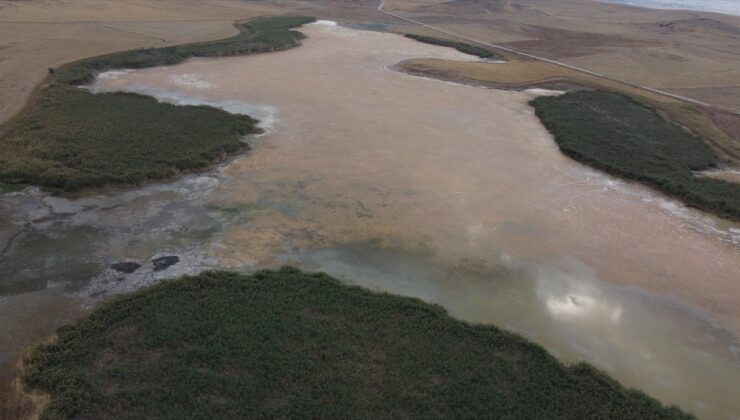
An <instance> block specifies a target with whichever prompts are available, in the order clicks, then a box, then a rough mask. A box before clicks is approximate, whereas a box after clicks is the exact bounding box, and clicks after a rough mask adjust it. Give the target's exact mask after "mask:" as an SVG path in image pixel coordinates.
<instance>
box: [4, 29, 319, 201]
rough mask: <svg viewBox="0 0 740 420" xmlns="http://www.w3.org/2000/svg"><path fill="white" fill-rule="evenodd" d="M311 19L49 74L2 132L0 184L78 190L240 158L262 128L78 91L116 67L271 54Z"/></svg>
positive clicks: (294, 40)
mask: <svg viewBox="0 0 740 420" xmlns="http://www.w3.org/2000/svg"><path fill="white" fill-rule="evenodd" d="M313 20H314V19H313V18H309V17H267V18H258V19H254V20H251V21H249V22H243V23H239V24H237V28H238V29H239V34H238V35H236V36H234V37H231V38H226V39H222V40H217V41H212V42H202V43H195V44H187V45H181V46H173V47H166V48H148V49H138V50H132V51H124V52H120V53H114V54H108V55H103V56H99V57H95V58H90V59H85V60H81V61H77V62H74V63H70V64H67V65H64V66H62V67H60V68H58V69H50V74H49V76H48V78H47V80H46V82H45V83H44V85H42V87H41V88H40V90H39V91H37V92H36V94H35V95H34V97H33V98H32V100H31V102H30V104H29V105H28V106H27V107H26V109H25V110H24V111H23V112H22V113H21V114H20V115H19V116H18V117H16V118H15V119H14V120H13V121H11V122H10V123H8V125H7V126H6V127H4V130H3V132H2V133H0V180H1V181H4V182H6V183H11V184H12V183H29V184H35V185H40V186H43V187H46V188H50V189H56V190H64V191H76V190H80V189H83V188H88V187H101V186H105V185H122V184H123V185H127V184H137V183H142V182H146V181H152V180H161V179H168V178H172V177H175V176H177V175H178V174H179V173H180V172H182V171H189V170H195V169H199V168H204V167H207V166H208V165H210V164H212V163H214V162H216V161H218V160H219V159H222V158H223V157H224V156H226V155H228V154H233V153H237V152H239V151H242V150H244V149H246V148H247V147H248V146H247V144H246V143H245V142H244V141H243V136H244V135H246V134H249V133H256V132H258V131H259V129H258V128H257V127H256V120H254V119H252V118H249V117H248V116H243V115H233V114H229V113H227V112H225V111H222V110H218V109H215V108H211V107H206V106H175V105H170V104H165V103H160V102H158V101H157V100H155V99H153V98H150V97H146V96H142V95H135V94H128V93H101V94H92V93H90V92H88V91H86V90H83V89H80V88H79V87H78V86H77V85H80V84H84V83H88V82H91V81H92V80H93V79H94V77H95V75H96V74H97V73H99V72H103V71H106V70H111V69H121V68H144V67H153V66H160V65H172V64H177V63H180V62H182V61H184V60H185V59H187V58H190V57H215V56H226V55H239V54H251V53H258V52H267V51H275V50H279V49H285V48H290V47H293V46H296V45H298V43H299V41H300V40H301V39H302V38H303V35H302V34H301V33H300V32H297V31H292V30H290V28H293V27H296V26H300V25H302V24H305V23H308V22H311V21H313Z"/></svg>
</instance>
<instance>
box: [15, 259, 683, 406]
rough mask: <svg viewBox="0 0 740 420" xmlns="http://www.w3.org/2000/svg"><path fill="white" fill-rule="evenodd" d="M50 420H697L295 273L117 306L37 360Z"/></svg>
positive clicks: (215, 276) (185, 284)
mask: <svg viewBox="0 0 740 420" xmlns="http://www.w3.org/2000/svg"><path fill="white" fill-rule="evenodd" d="M25 363H26V365H25V366H26V370H25V372H26V375H25V377H24V382H25V384H26V385H27V386H29V387H31V388H33V389H37V390H43V391H46V392H48V393H50V394H51V402H50V404H49V405H48V406H47V407H46V409H45V411H44V413H43V415H42V417H43V418H47V419H48V418H120V417H126V418H285V417H302V418H348V417H349V418H424V419H427V418H508V419H586V418H589V419H594V418H604V419H605V418H620V419H627V418H634V419H636V418H650V419H679V418H690V416H689V415H687V414H685V413H683V412H681V411H680V410H679V409H677V408H675V407H671V408H666V407H663V406H662V405H661V404H660V403H659V402H657V401H656V400H654V399H652V398H650V397H647V396H646V395H644V394H643V393H641V392H638V391H634V390H627V389H625V388H623V387H622V386H621V385H619V384H618V383H617V382H615V381H614V380H612V379H610V378H608V377H607V376H606V375H604V374H602V373H600V372H599V371H597V370H595V369H594V368H592V367H590V366H588V365H586V364H577V365H574V366H565V365H563V364H562V363H560V362H558V361H557V360H556V359H555V358H554V357H552V356H551V355H550V354H549V353H547V352H546V351H545V350H544V349H543V348H541V347H540V346H537V345H535V344H532V343H530V342H528V341H526V340H524V339H523V338H521V337H519V336H517V335H514V334H511V333H507V332H504V331H501V330H499V329H497V328H495V327H492V326H479V325H470V324H467V323H464V322H461V321H457V320H455V319H453V318H451V317H450V316H448V315H447V313H446V312H445V311H444V310H443V309H441V308H440V307H438V306H434V305H429V304H426V303H423V302H421V301H419V300H416V299H410V298H404V297H399V296H394V295H389V294H380V293H374V292H370V291H367V290H365V289H361V288H358V287H349V286H345V285H343V284H341V283H339V282H338V281H336V280H335V279H332V278H331V277H329V276H327V275H324V274H306V273H303V272H300V271H298V270H295V269H289V268H284V269H282V270H279V271H261V272H258V273H256V274H254V275H251V276H248V275H242V274H237V273H231V272H207V273H203V274H201V275H198V276H194V277H184V278H181V279H178V280H173V281H167V282H164V283H161V284H159V285H156V286H154V287H150V288H148V289H144V290H141V291H138V292H136V293H133V294H130V295H126V296H121V297H119V298H115V299H113V300H111V301H108V302H107V303H105V304H103V305H102V306H100V307H99V308H97V309H96V310H95V311H93V312H92V313H91V314H90V315H89V316H87V317H85V318H83V319H82V320H80V321H79V322H78V323H76V324H75V325H72V326H68V327H64V328H61V329H60V330H59V331H58V338H57V340H56V342H55V343H53V344H47V345H40V346H39V347H37V348H36V349H35V350H34V351H33V352H32V354H31V355H30V356H29V358H28V359H27V360H26V362H25Z"/></svg>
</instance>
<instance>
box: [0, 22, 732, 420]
mask: <svg viewBox="0 0 740 420" xmlns="http://www.w3.org/2000/svg"><path fill="white" fill-rule="evenodd" d="M302 31H303V32H304V33H306V34H307V35H308V36H309V39H307V40H306V41H305V42H304V45H303V46H302V47H300V48H297V49H294V50H290V51H285V52H279V53H272V54H265V55H257V56H251V57H236V58H223V59H216V60H191V61H189V62H187V63H184V64H181V65H178V66H173V67H162V68H155V69H146V70H137V71H123V72H111V73H108V74H105V75H103V77H100V78H99V79H98V81H97V82H96V83H95V84H94V85H93V86H90V87H89V88H90V89H92V90H93V91H111V90H127V91H133V92H139V93H146V94H151V95H153V96H156V97H158V98H160V100H165V101H170V102H174V103H181V104H193V103H205V104H211V105H214V106H219V107H223V108H224V109H227V110H230V111H231V112H247V113H252V115H255V116H257V117H258V118H260V119H262V120H263V121H265V126H266V128H267V129H268V131H267V134H265V135H263V136H262V137H260V138H258V139H253V140H252V143H253V144H254V146H255V147H254V149H253V150H252V151H251V152H249V153H248V154H247V155H245V156H242V157H240V158H238V159H236V160H234V161H232V162H229V163H228V164H225V165H223V166H222V167H220V168H218V169H217V170H215V171H213V172H211V173H208V174H202V175H192V176H189V177H186V178H184V179H183V180H180V181H178V182H175V183H171V184H162V185H153V186H150V187H146V188H142V189H138V190H132V191H126V192H111V193H106V194H101V195H96V196H91V197H86V198H82V199H78V200H66V199H62V198H56V197H49V196H48V195H46V194H43V193H40V192H38V191H35V190H30V191H26V192H23V193H13V194H6V195H4V196H0V239H3V240H5V242H4V243H9V244H10V245H9V246H3V245H0V248H5V250H4V251H3V255H4V259H3V260H2V261H0V273H2V274H3V276H2V280H0V287H1V288H2V289H1V290H2V294H3V295H4V297H1V298H0V333H2V334H3V338H5V337H10V338H11V339H10V340H8V341H7V342H5V341H3V343H5V344H2V345H1V346H0V347H1V348H0V352H2V353H3V355H5V357H6V359H7V360H11V359H13V357H14V356H13V355H14V354H15V353H14V352H17V351H19V349H20V348H22V347H23V346H25V345H28V342H29V340H31V339H35V338H31V335H32V334H20V332H19V331H18V329H17V328H15V329H14V328H13V327H12V325H11V324H10V323H7V322H4V321H2V320H3V319H19V318H20V315H17V316H15V318H13V317H6V314H22V315H23V316H24V317H25V318H24V319H26V322H27V323H28V324H33V325H36V324H37V325H39V326H40V327H39V328H37V329H36V330H35V331H36V333H37V334H41V333H40V331H42V330H44V328H46V329H47V330H49V328H50V325H52V324H55V322H61V321H64V317H62V316H60V315H58V312H59V311H58V310H57V311H54V310H46V309H44V308H45V307H46V306H44V305H43V304H41V303H38V302H37V303H34V304H29V303H28V302H29V296H42V298H38V299H37V300H42V301H43V302H46V303H47V306H48V304H50V303H56V302H59V301H60V300H61V299H62V297H63V298H64V299H68V300H69V302H70V303H69V304H68V305H69V306H67V307H69V308H71V307H74V308H77V309H76V310H79V308H80V307H89V306H90V305H91V304H93V303H95V302H97V301H99V300H100V299H103V298H105V297H108V296H111V295H113V294H116V293H119V292H123V291H127V290H133V289H136V288H138V287H142V286H144V285H147V284H151V283H153V282H157V281H161V280H162V279H164V278H168V277H173V276H177V275H181V274H186V273H192V272H197V271H200V270H202V269H206V268H215V267H219V268H233V269H238V270H247V271H249V270H253V269H256V268H259V267H266V266H275V265H279V264H284V263H292V264H297V265H300V266H301V267H303V268H306V269H310V270H325V271H327V272H329V273H330V274H333V275H337V276H339V277H341V278H346V279H348V280H352V281H355V282H356V283H357V284H360V285H363V286H367V287H370V288H373V289H379V290H387V291H390V292H394V293H400V294H405V295H411V296H417V297H420V298H422V299H425V300H427V301H431V302H435V303H439V304H442V305H444V306H445V307H447V308H448V309H449V310H450V312H451V313H452V314H453V315H454V316H456V317H459V318H462V319H466V320H469V321H474V322H491V323H494V324H496V325H499V326H501V327H505V328H508V329H510V330H513V331H517V332H519V333H522V334H524V335H525V336H527V337H529V338H530V339H532V340H534V341H535V342H538V343H540V344H543V345H544V346H546V347H547V348H548V349H549V350H550V351H551V352H552V353H553V354H556V355H557V356H558V357H560V358H562V359H563V360H566V361H576V360H586V361H589V362H591V363H593V364H595V365H596V366H598V367H600V368H602V369H604V370H606V371H607V372H609V373H610V374H612V375H613V376H614V377H616V378H617V379H619V380H620V381H622V382H623V383H624V384H626V385H628V386H632V387H637V388H640V389H643V390H644V391H646V392H647V393H648V394H650V395H653V396H655V397H658V398H660V399H661V400H663V401H665V402H669V403H677V404H680V405H681V406H682V407H684V408H687V409H689V410H693V411H694V412H696V413H697V414H699V415H701V416H704V417H707V418H731V416H733V415H734V416H738V415H740V407H738V400H737V398H736V397H737V395H736V393H735V392H734V390H735V389H736V384H737V383H739V382H740V361H739V360H740V341H739V340H738V333H739V332H740V321H739V320H740V307H739V306H740V305H738V304H737V301H738V300H739V298H740V281H738V278H737V277H738V273H739V272H740V226H738V225H737V224H732V223H728V222H725V221H722V220H719V219H716V218H713V217H711V216H707V215H705V214H703V213H700V212H697V211H694V210H691V209H687V208H685V207H684V206H682V205H681V204H679V203H677V202H675V201H672V200H669V199H665V198H663V197H662V196H660V195H658V194H655V193H653V192H651V191H650V190H648V189H646V188H643V187H641V186H639V185H634V184H631V183H626V182H622V181H619V180H616V179H614V178H611V177H609V176H606V175H603V174H600V173H598V172H596V171H592V170H590V169H588V168H586V167H584V166H581V165H579V164H577V163H575V162H573V161H571V160H569V159H567V158H565V157H564V156H562V155H561V154H560V153H559V152H558V150H557V147H556V145H555V144H554V142H553V141H552V139H551V138H550V136H549V135H548V134H547V132H546V131H545V130H544V128H543V127H542V126H541V125H540V124H539V122H538V121H537V119H536V117H535V116H534V115H533V112H532V110H531V109H530V108H529V106H528V105H527V101H528V100H529V99H530V98H531V97H533V95H534V93H526V92H508V91H497V90H492V89H481V88H475V87H470V86H461V85H456V84H454V83H445V82H440V81H436V80H429V79H423V78H419V77H414V76H410V75H406V74H401V73H397V72H393V71H391V70H388V68H389V67H390V66H393V65H394V64H396V63H398V62H399V61H402V60H404V59H409V58H415V57H438V58H447V59H471V58H470V57H467V56H464V55H462V54H460V53H458V52H456V51H454V50H451V49H445V48H441V47H436V46H431V45H427V44H421V43H418V42H415V41H412V40H408V39H405V38H402V37H398V36H394V35H389V34H383V33H375V32H362V31H356V30H350V29H346V28H343V27H339V26H329V25H310V26H307V27H305V28H303V29H302ZM6 238H7V239H6ZM11 238H12V240H11ZM174 256H176V257H178V261H177V262H176V263H175V264H173V265H171V266H169V267H167V268H166V269H163V270H159V271H155V268H156V266H155V263H154V262H153V261H154V260H156V259H158V258H161V257H174ZM121 262H130V263H135V264H138V265H140V267H138V268H137V269H135V270H133V271H132V272H131V273H125V272H121V271H119V270H116V269H114V268H112V267H111V265H112V264H116V263H121ZM8 279H9V280H8ZM69 312H71V313H74V312H75V310H70V311H69ZM65 316H66V315H65ZM37 338H40V337H37ZM6 366H7V365H3V368H6Z"/></svg>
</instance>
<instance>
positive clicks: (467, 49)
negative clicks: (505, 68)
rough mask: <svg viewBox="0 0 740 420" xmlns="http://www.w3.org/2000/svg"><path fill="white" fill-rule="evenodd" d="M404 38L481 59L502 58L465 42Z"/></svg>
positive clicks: (408, 35) (425, 37)
mask: <svg viewBox="0 0 740 420" xmlns="http://www.w3.org/2000/svg"><path fill="white" fill-rule="evenodd" d="M404 36H405V37H406V38H411V39H414V40H417V41H419V42H424V43H426V44H432V45H441V46H443V47H450V48H454V49H456V50H458V51H460V52H461V53H464V54H470V55H475V56H478V57H480V58H485V59H491V60H492V59H500V58H501V57H500V56H499V55H498V54H496V53H494V52H493V51H490V50H488V49H486V48H483V47H478V46H476V45H471V44H466V43H464V42H457V41H450V40H447V39H442V38H435V37H433V36H426V35H414V34H406V35H404Z"/></svg>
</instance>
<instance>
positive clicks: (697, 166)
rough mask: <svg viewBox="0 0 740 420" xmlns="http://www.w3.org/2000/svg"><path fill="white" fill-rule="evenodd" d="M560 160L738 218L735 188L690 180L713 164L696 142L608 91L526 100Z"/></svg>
mask: <svg viewBox="0 0 740 420" xmlns="http://www.w3.org/2000/svg"><path fill="white" fill-rule="evenodd" d="M530 103H531V105H532V106H533V107H534V108H535V112H536V114H537V116H538V117H539V118H540V120H541V121H542V123H543V124H544V126H545V127H547V129H548V130H549V131H550V132H551V133H552V134H553V136H555V141H556V142H557V143H558V146H559V147H560V150H561V151H563V153H565V154H566V155H568V156H570V157H572V158H573V159H576V160H578V161H580V162H583V163H585V164H588V165H591V166H594V167H596V168H598V169H602V170H604V171H607V172H610V173H613V174H616V175H619V176H623V177H625V178H629V179H634V180H637V181H640V182H643V183H645V184H648V185H651V186H653V187H655V188H657V189H659V190H660V191H663V192H665V193H667V194H669V195H672V196H674V197H677V198H680V199H682V200H683V201H685V202H686V203H687V204H689V205H692V206H695V207H698V208H701V209H704V210H707V211H711V212H714V213H717V214H720V215H723V216H727V217H730V218H733V219H740V185H738V184H734V183H730V182H725V181H721V180H717V179H711V178H706V177H700V176H696V175H695V173H694V171H701V170H705V169H710V168H713V167H715V166H716V165H717V163H718V160H717V157H716V156H715V155H714V153H713V152H712V150H711V149H710V148H709V147H708V146H707V145H706V144H705V143H704V142H703V141H702V140H701V139H699V138H698V137H696V136H694V135H693V134H691V133H690V132H689V131H687V130H685V129H683V128H682V127H680V126H677V125H675V124H672V123H670V122H668V121H666V120H665V119H663V118H662V117H661V116H660V115H658V114H657V113H656V112H655V111H654V110H653V109H651V108H648V107H646V106H645V105H643V104H641V103H639V102H637V101H635V100H633V99H632V98H630V97H628V96H626V95H623V94H619V93H614V92H606V91H576V92H570V93H567V94H564V95H561V96H551V97H539V98H536V99H534V100H532V101H531V102H530Z"/></svg>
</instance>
